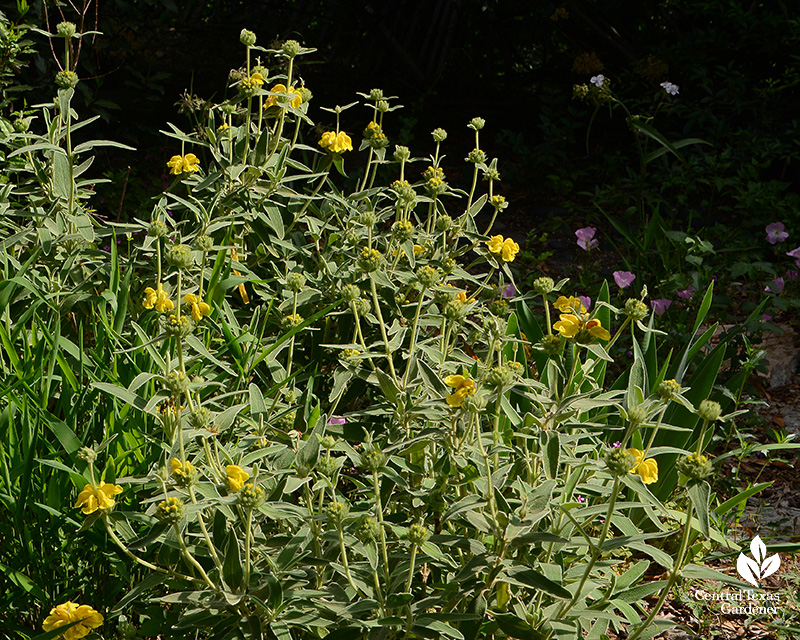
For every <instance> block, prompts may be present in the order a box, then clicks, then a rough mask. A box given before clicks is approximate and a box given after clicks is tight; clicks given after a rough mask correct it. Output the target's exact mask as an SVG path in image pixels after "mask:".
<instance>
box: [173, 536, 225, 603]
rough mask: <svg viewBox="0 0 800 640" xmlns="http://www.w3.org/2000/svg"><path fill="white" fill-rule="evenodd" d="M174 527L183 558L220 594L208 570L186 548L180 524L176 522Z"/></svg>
mask: <svg viewBox="0 0 800 640" xmlns="http://www.w3.org/2000/svg"><path fill="white" fill-rule="evenodd" d="M172 527H173V528H174V529H175V535H176V536H177V537H178V543H179V544H180V546H181V551H182V552H183V557H184V558H185V559H186V562H188V563H189V564H190V565H192V566H193V567H194V568H195V569H197V570H198V571H199V572H200V575H201V576H202V578H203V582H205V583H206V584H207V585H208V586H209V587H210V588H211V589H213V590H214V591H217V592H219V588H218V587H217V586H216V585H215V584H214V583H213V582H211V578H209V577H208V574H207V573H206V570H205V569H203V565H201V564H200V563H199V562H198V561H197V560H196V559H195V557H194V556H193V555H192V554H191V553H189V549H188V548H187V547H186V543H185V542H184V541H183V536H182V535H181V530H180V529H179V528H178V523H177V522H176V523H175V524H173V525H172Z"/></svg>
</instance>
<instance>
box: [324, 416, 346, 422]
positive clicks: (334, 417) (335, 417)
mask: <svg viewBox="0 0 800 640" xmlns="http://www.w3.org/2000/svg"><path fill="white" fill-rule="evenodd" d="M345 422H347V420H345V419H344V418H341V417H337V416H331V419H330V420H328V424H344V423H345Z"/></svg>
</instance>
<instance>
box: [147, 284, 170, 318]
mask: <svg viewBox="0 0 800 640" xmlns="http://www.w3.org/2000/svg"><path fill="white" fill-rule="evenodd" d="M142 306H143V307H144V308H145V309H153V308H155V310H156V311H158V312H159V313H164V312H165V311H172V309H173V308H174V307H175V305H174V304H172V300H170V299H169V297H168V296H167V292H166V291H164V287H163V285H162V284H161V283H160V282H159V283H158V288H157V289H153V287H147V288H146V289H145V290H144V302H143V303H142Z"/></svg>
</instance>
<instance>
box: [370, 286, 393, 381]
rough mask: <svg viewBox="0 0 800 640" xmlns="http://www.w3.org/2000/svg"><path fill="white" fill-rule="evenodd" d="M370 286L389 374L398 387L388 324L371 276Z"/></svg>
mask: <svg viewBox="0 0 800 640" xmlns="http://www.w3.org/2000/svg"><path fill="white" fill-rule="evenodd" d="M369 286H370V289H371V291H372V304H373V305H374V307H375V315H376V316H377V317H378V327H380V330H381V337H382V338H383V344H384V346H385V348H386V360H387V361H388V363H389V372H390V373H391V374H392V380H393V381H394V383H395V384H396V385H398V386H400V385H399V384H398V380H397V373H396V372H395V370H394V362H393V361H392V350H391V348H390V346H389V337H388V335H387V334H386V323H385V322H384V321H383V314H382V313H381V305H380V302H379V301H378V288H377V287H376V285H375V278H374V277H372V276H370V279H369Z"/></svg>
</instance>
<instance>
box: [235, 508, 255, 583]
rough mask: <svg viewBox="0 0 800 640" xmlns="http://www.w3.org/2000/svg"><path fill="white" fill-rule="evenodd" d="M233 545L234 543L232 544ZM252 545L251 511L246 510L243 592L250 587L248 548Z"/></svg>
mask: <svg viewBox="0 0 800 640" xmlns="http://www.w3.org/2000/svg"><path fill="white" fill-rule="evenodd" d="M234 544H235V542H234ZM252 544H253V510H252V509H248V510H247V532H246V533H245V538H244V590H245V591H247V589H248V588H249V586H250V547H251V546H252Z"/></svg>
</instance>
